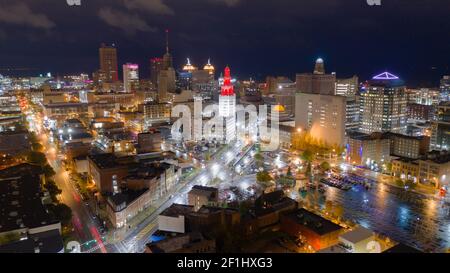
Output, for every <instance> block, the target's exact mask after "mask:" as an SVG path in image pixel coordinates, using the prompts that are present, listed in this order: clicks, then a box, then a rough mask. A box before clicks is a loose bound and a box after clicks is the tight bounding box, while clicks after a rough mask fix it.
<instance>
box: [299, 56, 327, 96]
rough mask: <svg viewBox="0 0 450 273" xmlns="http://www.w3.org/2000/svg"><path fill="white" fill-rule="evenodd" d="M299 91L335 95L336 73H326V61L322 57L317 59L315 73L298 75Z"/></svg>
mask: <svg viewBox="0 0 450 273" xmlns="http://www.w3.org/2000/svg"><path fill="white" fill-rule="evenodd" d="M296 84H297V91H298V92H301V93H312V94H322V95H335V90H336V75H335V74H325V68H324V62H323V60H322V59H321V58H319V59H317V60H316V64H315V67H314V73H302V74H297V75H296Z"/></svg>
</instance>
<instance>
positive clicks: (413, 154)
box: [386, 133, 430, 159]
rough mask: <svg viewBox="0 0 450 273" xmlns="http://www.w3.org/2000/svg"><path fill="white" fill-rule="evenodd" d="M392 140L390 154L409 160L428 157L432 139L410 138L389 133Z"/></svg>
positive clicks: (422, 137)
mask: <svg viewBox="0 0 450 273" xmlns="http://www.w3.org/2000/svg"><path fill="white" fill-rule="evenodd" d="M386 137H388V138H389V139H390V140H391V144H390V149H391V151H390V154H391V155H392V156H400V157H407V158H415V159H417V158H419V157H421V156H423V155H426V154H427V152H428V149H429V147H430V138H429V137H427V136H408V135H402V134H395V133H387V135H386Z"/></svg>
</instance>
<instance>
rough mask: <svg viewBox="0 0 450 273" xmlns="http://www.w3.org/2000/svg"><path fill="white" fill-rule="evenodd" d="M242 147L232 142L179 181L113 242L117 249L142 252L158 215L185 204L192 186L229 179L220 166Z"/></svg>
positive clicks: (234, 155) (237, 153)
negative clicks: (195, 171)
mask: <svg viewBox="0 0 450 273" xmlns="http://www.w3.org/2000/svg"><path fill="white" fill-rule="evenodd" d="M242 148H243V146H242V144H237V143H232V144H229V145H228V146H227V147H226V149H223V150H222V151H221V152H219V153H218V154H215V155H213V156H212V157H211V160H210V161H209V162H208V163H207V164H206V166H205V168H204V169H202V170H201V171H200V172H199V173H198V174H197V175H195V176H194V177H192V178H190V179H189V180H188V181H185V182H181V186H180V187H178V188H177V189H175V190H173V191H172V193H173V194H172V196H169V197H166V198H168V199H167V200H166V201H164V202H163V203H162V204H161V205H160V206H159V207H158V208H157V209H156V210H155V211H154V212H153V213H152V214H151V215H150V216H149V217H147V219H145V220H144V221H143V222H142V223H140V224H139V225H137V226H136V227H135V228H133V229H132V230H131V231H129V232H128V234H127V235H126V238H125V239H124V240H122V241H121V242H118V243H116V244H114V247H115V248H116V249H117V251H118V252H121V253H129V252H142V251H143V250H144V248H145V244H146V243H147V242H148V241H149V239H150V237H151V235H152V234H153V233H154V232H155V231H156V230H157V229H158V223H157V219H158V215H159V214H160V213H161V212H162V211H164V210H165V209H166V208H168V207H169V206H171V205H172V204H173V203H178V204H186V203H187V193H188V192H189V191H190V190H191V188H192V187H193V186H195V185H207V184H208V182H210V181H211V180H212V179H213V178H214V177H220V178H221V179H222V180H224V181H225V180H226V179H230V177H231V176H230V175H231V172H230V171H229V170H227V169H226V168H221V166H227V165H228V164H230V163H231V162H232V161H233V160H235V159H236V158H239V154H240V153H241V150H242ZM241 156H242V155H241Z"/></svg>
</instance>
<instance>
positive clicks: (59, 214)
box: [47, 204, 72, 226]
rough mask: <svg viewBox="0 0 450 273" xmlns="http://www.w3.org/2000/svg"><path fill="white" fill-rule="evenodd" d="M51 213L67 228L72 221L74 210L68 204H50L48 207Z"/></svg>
mask: <svg viewBox="0 0 450 273" xmlns="http://www.w3.org/2000/svg"><path fill="white" fill-rule="evenodd" d="M47 208H48V210H49V212H50V213H51V214H53V216H54V217H55V218H56V219H58V220H59V221H61V224H63V225H65V226H67V225H69V224H70V222H71V220H72V210H71V209H70V207H68V206H67V205H66V204H56V205H54V204H50V205H48V206H47Z"/></svg>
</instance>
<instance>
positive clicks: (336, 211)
mask: <svg viewBox="0 0 450 273" xmlns="http://www.w3.org/2000/svg"><path fill="white" fill-rule="evenodd" d="M334 215H335V216H336V218H337V219H338V220H341V219H342V216H344V207H343V206H342V205H336V206H334Z"/></svg>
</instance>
